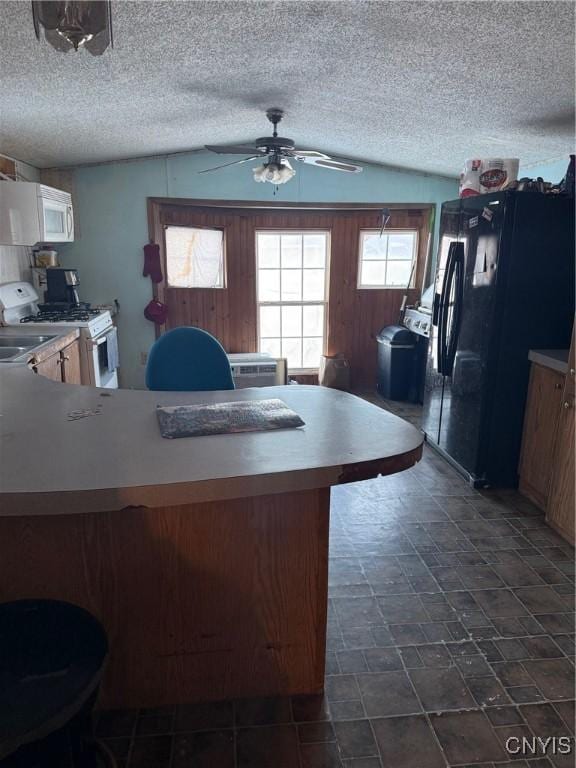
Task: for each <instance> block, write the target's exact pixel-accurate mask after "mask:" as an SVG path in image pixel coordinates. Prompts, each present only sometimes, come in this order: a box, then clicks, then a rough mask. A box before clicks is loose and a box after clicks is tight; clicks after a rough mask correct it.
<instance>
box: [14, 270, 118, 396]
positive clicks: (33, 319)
mask: <svg viewBox="0 0 576 768" xmlns="http://www.w3.org/2000/svg"><path fill="white" fill-rule="evenodd" d="M0 310H1V311H2V319H1V324H2V325H4V326H19V325H26V327H27V328H42V330H46V326H47V325H49V326H50V329H54V330H68V329H70V328H78V329H79V330H80V363H81V375H82V383H83V384H87V385H91V386H93V387H106V388H108V389H116V388H117V387H118V373H117V367H118V353H117V348H118V346H117V345H118V342H117V336H116V328H115V327H114V325H113V323H112V315H111V314H110V312H109V311H108V310H100V309H92V308H91V307H89V306H88V305H80V306H77V307H64V306H55V305H50V304H38V294H37V293H36V291H35V290H34V288H33V287H32V286H31V285H30V284H29V283H24V282H14V283H4V284H0Z"/></svg>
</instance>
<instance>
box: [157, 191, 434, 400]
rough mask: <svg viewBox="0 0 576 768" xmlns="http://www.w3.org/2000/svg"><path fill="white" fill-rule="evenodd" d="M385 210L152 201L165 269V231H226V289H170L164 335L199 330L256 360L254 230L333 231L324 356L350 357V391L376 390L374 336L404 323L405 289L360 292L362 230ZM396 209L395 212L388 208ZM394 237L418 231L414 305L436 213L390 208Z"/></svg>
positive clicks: (162, 294) (160, 293)
mask: <svg viewBox="0 0 576 768" xmlns="http://www.w3.org/2000/svg"><path fill="white" fill-rule="evenodd" d="M382 207H384V206H383V205H381V206H365V207H361V208H360V207H358V208H353V207H351V208H337V207H334V208H330V209H326V208H318V207H316V208H312V207H299V208H289V209H287V208H286V207H283V208H280V207H278V208H268V207H266V208H264V207H258V208H257V207H233V205H232V204H230V203H228V204H223V206H222V207H220V206H217V205H214V204H199V203H198V202H196V201H180V200H179V201H176V202H175V201H170V200H157V199H151V200H150V201H149V227H150V237H151V239H152V240H154V241H155V242H157V243H159V244H160V247H161V252H162V258H163V261H164V274H166V269H165V250H164V228H165V227H166V226H200V227H202V226H206V227H215V228H222V229H224V231H225V242H226V263H227V287H226V288H225V289H217V290H209V289H198V288H196V289H189V288H171V287H169V286H167V285H166V284H165V283H164V282H162V283H159V284H158V285H157V286H156V295H157V297H158V299H159V300H160V301H163V302H165V303H166V304H167V305H168V313H169V317H168V321H167V324H166V329H170V328H174V327H177V326H180V325H197V326H199V327H201V328H204V329H205V330H207V331H209V332H210V333H212V334H214V336H216V337H217V338H218V339H219V340H220V341H221V342H222V344H223V345H224V347H225V348H226V349H227V350H228V351H229V352H254V351H256V349H257V326H256V250H255V248H256V238H255V230H259V229H281V230H290V229H295V230H302V229H308V230H310V229H322V230H329V231H330V233H331V234H330V240H331V254H330V276H329V291H328V322H327V338H326V350H325V352H326V354H336V353H342V354H344V355H345V356H346V357H347V358H348V359H349V361H350V365H351V371H352V385H353V386H354V387H362V386H372V385H373V384H374V383H375V377H376V357H377V346H376V334H377V333H378V331H379V330H380V329H381V328H382V327H383V326H385V325H390V324H393V323H396V322H397V321H398V316H399V311H400V305H401V303H402V298H403V295H404V290H402V289H383V290H374V289H371V290H369V289H362V290H359V289H358V288H357V280H358V248H359V237H360V230H361V229H373V228H378V227H379V226H380V222H381V209H382ZM389 207H390V206H389ZM391 214H392V215H391V219H390V222H389V223H388V227H387V228H388V229H417V230H418V232H419V239H418V241H419V252H418V264H417V271H416V279H415V285H416V286H418V288H414V289H411V290H410V291H409V292H408V296H409V303H413V302H414V301H415V300H416V299H417V298H418V294H419V287H420V286H421V284H422V277H423V274H424V267H425V260H426V253H427V250H428V236H429V218H430V206H418V207H414V206H406V207H396V208H391Z"/></svg>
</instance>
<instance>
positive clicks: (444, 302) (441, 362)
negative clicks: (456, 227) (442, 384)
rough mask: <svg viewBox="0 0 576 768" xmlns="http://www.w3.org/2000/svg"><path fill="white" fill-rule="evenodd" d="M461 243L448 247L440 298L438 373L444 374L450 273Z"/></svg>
mask: <svg viewBox="0 0 576 768" xmlns="http://www.w3.org/2000/svg"><path fill="white" fill-rule="evenodd" d="M457 245H459V243H457V242H456V241H455V242H452V243H450V247H449V248H448V257H447V259H446V269H445V271H444V279H443V281H442V291H441V293H440V297H439V299H438V373H441V374H444V368H445V358H446V338H445V336H446V323H447V319H448V318H447V309H448V299H449V297H450V293H449V291H448V288H449V282H450V275H451V270H452V263H453V260H454V251H455V248H456V246H457Z"/></svg>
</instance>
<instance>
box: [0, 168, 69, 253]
mask: <svg viewBox="0 0 576 768" xmlns="http://www.w3.org/2000/svg"><path fill="white" fill-rule="evenodd" d="M73 240H74V211H73V208H72V197H71V195H70V193H69V192H64V191H63V190H61V189H54V187H47V186H46V185H45V184H36V183H35V182H32V181H0V245H36V243H71V242H73Z"/></svg>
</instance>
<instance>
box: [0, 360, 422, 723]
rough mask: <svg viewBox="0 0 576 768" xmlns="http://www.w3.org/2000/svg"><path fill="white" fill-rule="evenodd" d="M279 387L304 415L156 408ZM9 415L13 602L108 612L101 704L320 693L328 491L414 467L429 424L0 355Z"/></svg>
mask: <svg viewBox="0 0 576 768" xmlns="http://www.w3.org/2000/svg"><path fill="white" fill-rule="evenodd" d="M268 398H279V399H280V400H282V401H283V402H285V403H286V404H287V405H288V407H290V408H292V410H294V411H295V412H296V413H298V414H299V415H300V416H301V418H302V419H303V421H304V426H303V427H301V428H298V429H277V430H271V431H264V432H246V433H237V434H228V435H208V436H205V437H197V438H190V439H182V440H165V439H163V438H162V437H161V435H160V430H159V429H158V423H157V419H156V413H155V411H156V407H157V406H158V405H159V404H161V405H184V404H187V405H190V404H194V403H204V404H206V403H224V402H231V401H236V402H238V401H249V400H262V399H268ZM0 413H1V414H2V418H1V419H0V452H1V456H2V461H1V465H2V467H1V470H2V471H0V601H7V600H16V599H21V598H43V597H45V598H54V599H57V600H68V601H70V602H72V603H76V604H77V605H81V606H83V607H84V608H86V609H87V610H89V611H90V612H91V613H93V614H94V615H95V616H96V617H98V618H99V619H100V620H101V621H102V624H103V625H104V628H105V629H106V632H107V634H108V637H109V641H110V659H109V664H108V668H107V671H106V673H105V676H104V681H103V688H102V699H101V704H102V706H104V707H122V708H130V707H160V706H164V705H173V704H177V703H180V702H186V701H194V700H203V701H206V700H210V699H211V700H217V699H229V698H243V697H251V696H267V695H269V696H283V695H290V694H298V693H316V692H319V691H321V690H322V688H323V684H324V658H325V644H326V623H327V616H326V606H327V602H328V578H327V572H328V527H329V516H330V488H331V487H332V486H334V485H339V484H342V483H351V482H356V481H360V480H366V479H369V478H374V477H377V476H378V475H379V474H382V475H389V474H392V473H394V472H402V471H403V470H405V469H408V468H409V467H412V466H413V465H414V464H415V463H416V462H417V461H419V459H420V457H421V455H422V440H423V437H422V434H421V432H419V431H418V430H417V429H415V428H414V427H412V426H411V425H410V424H407V423H406V422H405V421H402V420H401V419H399V418H398V417H396V416H393V415H392V414H390V413H386V412H385V411H383V410H382V409H381V408H378V407H376V406H375V405H372V404H370V403H367V402H365V401H363V400H361V399H359V398H357V397H354V396H353V395H349V394H347V393H345V392H339V391H337V390H333V389H328V388H326V387H313V386H283V387H263V388H247V389H240V390H234V391H225V392H148V391H132V390H115V391H112V392H110V391H107V390H99V389H95V388H92V387H82V386H73V385H69V384H58V383H56V382H53V381H49V380H48V379H45V378H44V377H42V376H35V375H34V374H33V373H31V372H30V371H28V369H27V368H26V367H25V366H24V367H18V366H14V367H11V366H8V367H4V368H2V367H0ZM78 413H81V414H83V418H75V417H74V416H75V414H78Z"/></svg>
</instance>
